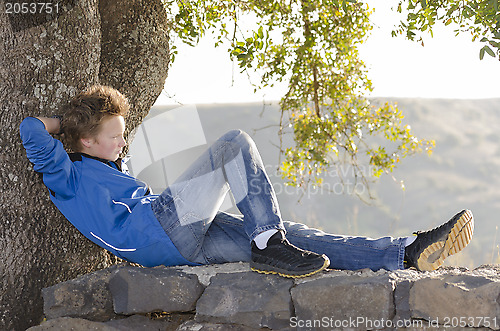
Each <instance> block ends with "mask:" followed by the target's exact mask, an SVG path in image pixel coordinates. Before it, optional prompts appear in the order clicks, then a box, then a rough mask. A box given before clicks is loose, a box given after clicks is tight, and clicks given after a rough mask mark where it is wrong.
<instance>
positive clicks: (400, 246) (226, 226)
mask: <svg viewBox="0 0 500 331" xmlns="http://www.w3.org/2000/svg"><path fill="white" fill-rule="evenodd" d="M229 189H231V192H232V194H233V196H234V199H235V201H236V206H237V207H238V209H239V210H240V212H241V213H242V215H243V216H237V215H231V214H228V213H222V212H219V208H220V206H221V204H222V202H223V200H224V197H225V195H226V193H227V192H228V190H229ZM151 207H152V209H153V212H154V214H155V216H156V218H157V219H158V221H159V222H160V224H161V225H162V227H163V229H164V230H165V232H166V234H167V235H168V236H169V237H170V239H171V240H172V242H173V243H174V245H175V246H176V247H177V249H178V250H179V252H180V253H181V254H182V256H184V257H185V258H186V259H187V260H188V261H191V262H194V263H200V264H212V263H226V262H236V261H249V260H250V243H251V241H252V240H253V239H254V238H255V237H256V236H257V235H258V234H259V233H261V232H263V231H266V230H270V229H281V230H284V231H286V233H287V234H286V237H287V238H288V240H289V241H290V242H291V243H292V244H294V245H296V246H298V247H300V248H303V249H306V250H310V251H313V252H317V253H320V254H326V255H327V256H328V257H329V258H330V263H331V264H330V265H331V268H335V269H348V270H357V269H363V268H370V269H373V270H378V269H381V268H384V269H387V270H394V269H402V268H403V258H404V243H405V239H404V238H396V239H395V238H391V237H384V238H380V239H376V240H375V239H370V238H365V237H347V236H337V235H332V234H327V233H325V232H323V231H320V230H316V229H311V228H308V227H307V226H305V225H303V224H298V223H291V222H283V221H282V219H281V214H280V211H279V207H278V202H277V199H276V195H275V193H274V189H273V187H272V185H271V182H270V181H269V178H268V176H267V174H266V172H265V169H264V164H263V162H262V159H261V157H260V155H259V152H258V150H257V147H256V146H255V143H254V142H253V140H252V139H251V138H250V136H248V135H247V134H246V133H244V132H242V131H239V130H233V131H229V132H228V133H226V134H225V135H223V136H222V137H221V138H219V139H218V140H217V141H216V142H215V143H214V144H213V145H212V146H210V147H209V149H208V150H207V151H206V152H205V153H204V154H202V155H201V156H200V157H199V158H198V160H196V161H195V162H194V163H193V164H192V165H191V166H190V167H189V168H188V169H187V170H186V171H185V172H184V173H183V174H182V175H181V176H180V177H179V178H178V179H177V180H176V181H175V182H174V183H173V184H172V185H170V186H169V187H168V188H167V189H166V190H165V191H164V192H163V193H162V194H161V195H160V196H159V197H158V198H157V199H156V200H155V201H154V202H153V203H152V204H151Z"/></svg>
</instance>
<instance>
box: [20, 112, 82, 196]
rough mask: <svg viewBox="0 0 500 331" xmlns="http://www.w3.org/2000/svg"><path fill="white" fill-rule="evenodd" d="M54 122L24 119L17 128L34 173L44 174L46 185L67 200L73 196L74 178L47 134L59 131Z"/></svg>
mask: <svg viewBox="0 0 500 331" xmlns="http://www.w3.org/2000/svg"><path fill="white" fill-rule="evenodd" d="M44 120H46V122H45V121H44ZM55 121H59V120H58V119H53V118H44V117H40V118H34V117H27V118H25V119H24V120H23V122H22V123H21V125H20V134H21V140H22V142H23V145H24V148H25V149H26V156H27V157H28V159H29V160H30V161H31V162H32V163H33V165H34V167H33V168H34V170H35V171H37V172H41V173H43V182H44V183H45V185H46V186H47V187H48V188H49V189H51V190H52V191H54V192H56V193H57V194H59V196H61V197H63V198H70V197H72V196H73V195H74V193H75V192H76V187H77V182H78V180H77V174H76V173H75V171H74V167H73V162H71V160H70V159H69V156H68V154H67V153H66V151H65V150H64V147H63V145H62V143H61V142H60V141H59V140H57V139H54V138H53V137H51V135H50V134H49V131H48V130H51V131H53V132H56V130H57V129H58V126H59V125H58V123H57V122H55ZM56 133H57V132H56Z"/></svg>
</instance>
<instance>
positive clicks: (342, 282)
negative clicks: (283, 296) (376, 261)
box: [291, 272, 394, 330]
mask: <svg viewBox="0 0 500 331" xmlns="http://www.w3.org/2000/svg"><path fill="white" fill-rule="evenodd" d="M291 294H292V300H293V303H294V307H295V313H296V316H295V317H294V318H293V319H292V320H291V325H292V326H294V327H297V329H298V330H306V329H311V327H312V328H313V329H314V328H315V327H326V328H327V329H339V328H340V329H346V328H347V329H348V328H353V327H354V328H359V329H373V328H378V327H377V326H378V324H379V323H382V324H384V325H385V322H384V321H388V320H392V319H393V317H394V300H393V282H392V280H391V278H390V277H389V276H388V275H387V274H385V273H384V274H381V275H378V276H375V277H366V276H363V275H356V274H353V275H350V276H345V275H342V273H340V274H339V273H338V272H329V273H327V274H325V275H323V276H321V277H319V278H316V279H312V280H311V281H307V282H301V283H299V284H297V286H295V287H294V288H292V290H291ZM314 323H315V324H314Z"/></svg>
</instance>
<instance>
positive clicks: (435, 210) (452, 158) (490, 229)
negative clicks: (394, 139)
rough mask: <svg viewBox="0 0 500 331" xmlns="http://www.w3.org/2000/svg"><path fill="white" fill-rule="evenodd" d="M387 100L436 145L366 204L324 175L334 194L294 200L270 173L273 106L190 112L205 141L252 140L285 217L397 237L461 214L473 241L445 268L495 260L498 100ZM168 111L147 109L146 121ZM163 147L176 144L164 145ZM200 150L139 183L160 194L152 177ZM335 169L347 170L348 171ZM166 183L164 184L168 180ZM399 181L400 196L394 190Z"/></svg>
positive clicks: (384, 182) (499, 183)
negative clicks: (242, 135) (467, 214)
mask: <svg viewBox="0 0 500 331" xmlns="http://www.w3.org/2000/svg"><path fill="white" fill-rule="evenodd" d="M378 101H379V100H378V99H375V100H373V102H374V103H376V102H378ZM392 101H395V102H397V103H398V104H399V107H400V109H402V110H403V112H404V114H405V116H406V120H405V122H406V123H407V124H410V125H411V126H412V129H413V131H414V133H415V134H416V135H417V136H419V137H421V138H427V139H434V140H436V144H437V146H436V148H435V151H434V153H433V155H432V156H431V157H428V156H427V155H426V154H422V155H416V156H414V157H411V158H407V159H405V160H403V162H402V164H401V165H400V167H399V168H398V169H396V171H395V172H394V173H393V176H394V178H395V180H394V179H393V178H391V176H383V178H381V179H380V180H379V181H378V182H377V183H375V184H374V185H373V186H372V189H373V192H374V194H375V195H376V196H377V197H378V199H377V200H376V201H374V202H373V203H372V205H370V206H368V205H366V204H365V203H363V202H361V201H360V200H359V199H358V198H355V197H351V196H348V195H344V194H341V191H342V190H341V188H342V187H341V186H340V184H338V182H337V181H335V179H336V178H335V177H336V174H335V172H332V173H331V174H330V175H331V176H330V178H331V179H332V180H331V181H330V183H329V185H330V186H329V187H330V189H332V190H333V191H334V192H333V193H331V192H326V191H324V190H323V191H322V190H310V191H309V192H307V194H306V196H304V197H303V198H302V199H301V200H300V203H299V202H298V200H299V198H300V194H299V193H298V192H296V190H295V189H293V188H291V187H285V186H284V184H283V182H282V181H281V179H280V177H279V175H278V174H277V172H276V169H277V166H278V163H279V161H278V160H279V153H278V148H277V146H278V145H279V139H278V136H277V130H278V127H277V124H278V123H279V110H278V109H279V108H278V106H277V104H266V105H263V104H260V103H253V104H221V105H216V104H215V105H196V109H197V112H198V115H199V119H200V122H201V125H202V128H203V133H204V135H205V137H206V140H207V143H211V142H213V141H214V140H215V139H217V137H219V136H220V135H222V134H223V133H224V132H226V131H228V130H230V129H235V128H239V129H242V130H244V131H246V132H248V133H249V134H250V135H251V136H252V137H253V138H254V139H255V141H256V143H257V146H258V147H259V150H260V151H261V155H262V158H263V160H264V162H265V163H266V164H267V165H269V167H268V171H269V175H270V177H271V180H272V181H273V183H274V186H275V190H276V192H277V194H278V199H279V202H280V207H281V212H282V214H283V217H284V219H289V220H295V221H301V222H304V223H306V224H309V225H311V226H315V227H320V228H322V229H324V230H325V231H330V232H335V233H338V234H348V235H367V236H371V237H377V236H382V235H394V236H397V235H408V234H410V233H411V232H413V231H416V230H424V229H427V228H431V227H435V226H437V225H440V224H441V223H442V222H444V221H446V220H448V219H449V218H450V217H451V216H453V215H454V214H455V213H456V212H458V211H460V210H461V209H464V208H468V209H471V210H472V211H473V213H474V215H475V218H476V229H475V238H474V240H473V241H472V243H471V244H470V247H468V248H467V250H466V251H464V254H460V256H459V257H458V258H457V259H456V260H452V261H451V262H452V263H454V264H461V265H465V266H469V267H473V266H478V265H480V264H483V263H491V262H495V261H498V259H499V258H500V255H499V251H498V246H497V245H498V243H499V242H500V238H498V237H500V234H497V232H498V228H497V226H498V225H499V223H500V222H499V220H500V216H499V215H500V174H499V169H500V132H499V130H498V127H499V124H500V99H491V100H441V99H392ZM172 108H173V107H154V108H153V110H152V112H151V114H150V116H155V115H156V114H158V113H161V112H164V111H166V110H168V109H172ZM183 131H185V132H186V133H185V134H186V135H187V136H189V135H190V134H193V132H190V128H186V129H185V130H184V129H183ZM179 135H182V134H179ZM182 139H183V138H182V137H179V140H180V141H182ZM168 143H170V144H175V143H178V142H174V141H166V142H165V144H168ZM204 148H206V144H204V145H201V146H198V147H193V148H190V149H189V150H184V151H180V152H178V153H176V154H174V155H171V156H169V157H167V158H166V159H164V160H163V161H161V162H157V163H156V164H154V165H153V166H151V167H149V168H147V169H146V170H145V171H143V172H142V173H141V174H140V176H139V177H141V178H143V179H144V180H146V181H147V182H149V183H150V184H151V185H152V186H153V188H154V189H155V191H157V192H159V191H160V190H162V189H163V186H164V185H162V184H161V183H160V182H161V181H158V180H157V178H158V176H159V175H158V174H159V173H164V174H165V173H170V174H172V173H175V174H176V175H177V174H178V172H179V171H180V169H184V168H185V167H186V166H187V164H189V163H190V162H191V161H192V160H193V159H194V158H195V157H196V155H198V154H199V153H201V152H202V151H203V150H204ZM169 169H170V170H169ZM153 170H154V171H153ZM342 171H345V172H348V171H349V168H345V169H342ZM167 177H168V179H169V180H171V179H172V178H173V177H175V176H172V175H169V176H167ZM401 180H403V181H404V184H405V187H406V189H405V191H403V190H402V189H401V185H400V181H401ZM156 183H158V185H156V186H157V187H155V185H154V184H156ZM348 188H349V187H348Z"/></svg>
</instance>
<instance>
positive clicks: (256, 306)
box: [195, 272, 293, 329]
mask: <svg viewBox="0 0 500 331" xmlns="http://www.w3.org/2000/svg"><path fill="white" fill-rule="evenodd" d="M292 285H293V280H291V279H286V278H283V277H280V276H275V275H262V274H258V273H255V272H243V273H234V274H220V275H216V276H214V277H212V279H211V282H210V285H209V286H208V287H207V288H206V289H205V292H204V293H203V295H202V296H201V298H200V299H199V300H198V303H197V305H196V317H195V320H196V321H198V322H210V323H227V324H240V325H244V326H248V327H252V328H264V327H267V328H270V329H281V328H284V327H287V326H289V323H290V317H291V314H292V312H291V305H292V303H291V298H290V288H291V287H292Z"/></svg>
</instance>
